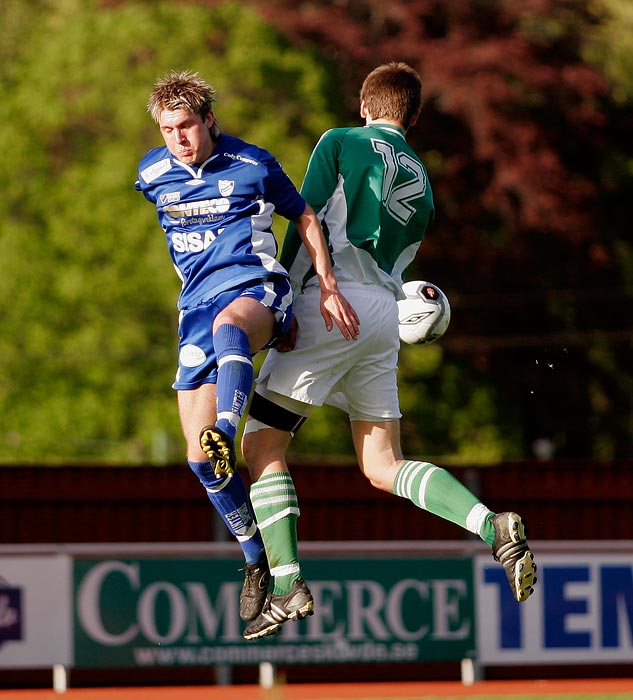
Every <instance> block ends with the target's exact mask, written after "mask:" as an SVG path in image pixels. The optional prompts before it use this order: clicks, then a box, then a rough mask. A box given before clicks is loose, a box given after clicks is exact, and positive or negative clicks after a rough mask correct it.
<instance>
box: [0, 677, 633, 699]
mask: <svg viewBox="0 0 633 700" xmlns="http://www.w3.org/2000/svg"><path fill="white" fill-rule="evenodd" d="M415 698H420V699H422V698H424V699H425V700H462V698H471V699H472V700H500V698H504V699H507V700H633V678H630V679H600V680H597V679H596V680H583V679H580V680H573V679H572V680H548V681H545V680H544V681H533V680H532V681H482V682H479V683H475V684H474V685H472V686H464V685H462V684H461V683H458V682H430V683H337V684H305V685H303V684H294V685H280V686H275V687H274V688H271V689H270V690H265V689H263V688H261V687H259V686H257V685H237V686H204V687H202V686H195V687H170V688H155V687H152V688H76V689H75V688H71V689H69V690H67V691H66V692H65V693H56V692H54V691H53V690H0V700H352V699H353V700H414V699H415Z"/></svg>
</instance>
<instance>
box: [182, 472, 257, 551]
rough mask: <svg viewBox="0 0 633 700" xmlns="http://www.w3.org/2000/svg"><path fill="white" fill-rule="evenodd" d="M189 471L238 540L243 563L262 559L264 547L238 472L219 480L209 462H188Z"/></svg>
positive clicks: (244, 486)
mask: <svg viewBox="0 0 633 700" xmlns="http://www.w3.org/2000/svg"><path fill="white" fill-rule="evenodd" d="M189 467H190V468H191V471H193V473H194V474H195V475H196V476H197V477H198V479H200V483H201V484H202V485H203V486H204V488H205V489H206V490H207V496H208V497H209V500H210V501H211V503H212V504H213V506H214V508H215V509H216V510H217V511H218V513H219V514H220V515H221V516H222V519H223V520H224V522H225V523H226V526H227V527H228V529H229V531H230V532H231V534H232V535H234V536H235V537H236V538H237V541H238V542H239V544H240V547H241V548H242V551H243V552H244V558H245V559H246V563H247V564H257V562H258V561H259V560H260V559H261V558H262V557H263V556H264V543H263V542H262V536H261V535H260V534H259V528H258V527H257V523H256V521H255V516H254V515H253V509H252V508H251V504H250V501H249V500H248V493H247V491H246V484H245V483H244V480H243V479H242V477H241V476H240V474H239V472H237V471H236V472H234V473H233V474H231V475H230V476H228V477H222V478H220V479H218V478H217V476H216V475H215V474H214V472H213V468H212V467H211V463H210V462H191V461H190V462H189Z"/></svg>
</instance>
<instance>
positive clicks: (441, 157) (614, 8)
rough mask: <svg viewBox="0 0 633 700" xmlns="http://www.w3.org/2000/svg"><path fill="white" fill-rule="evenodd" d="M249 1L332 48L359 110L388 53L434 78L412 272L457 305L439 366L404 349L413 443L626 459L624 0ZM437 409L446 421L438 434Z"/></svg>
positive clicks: (351, 110) (456, 450)
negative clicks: (427, 184)
mask: <svg viewBox="0 0 633 700" xmlns="http://www.w3.org/2000/svg"><path fill="white" fill-rule="evenodd" d="M253 4H254V5H255V6H258V7H259V8H260V10H261V11H262V12H263V13H265V15H266V16H267V17H269V18H271V20H272V18H273V16H274V17H275V22H276V26H278V27H280V29H281V30H282V31H283V32H284V33H286V35H287V36H292V37H293V40H294V41H296V42H298V43H300V45H302V46H303V45H305V46H319V47H320V50H321V51H322V52H323V54H324V55H326V56H328V57H329V58H331V59H334V60H336V61H337V62H338V64H339V70H340V73H341V76H342V83H343V85H344V87H345V94H346V95H347V96H348V103H347V107H348V115H349V116H348V119H349V120H351V119H356V118H357V117H356V112H357V104H356V102H357V94H358V86H359V85H360V82H361V81H362V78H363V77H364V75H365V74H366V72H367V71H368V70H370V69H371V68H373V67H374V66H375V65H377V64H378V63H380V62H382V61H387V60H406V61H408V62H409V63H411V64H412V65H414V66H415V67H416V68H417V69H418V70H419V71H420V73H421V75H422V78H423V81H424V85H425V95H426V97H425V108H424V111H423V115H422V120H421V123H420V125H419V126H418V127H416V128H414V129H413V130H412V131H411V132H410V135H409V138H410V141H411V142H412V143H413V145H414V146H415V147H416V148H417V150H418V151H419V152H420V153H421V154H422V155H423V157H424V158H425V161H426V163H427V165H428V167H429V169H430V175H431V182H432V184H433V188H434V193H435V198H436V205H437V218H436V224H435V225H434V227H433V229H432V231H431V232H429V235H428V236H427V240H426V241H425V243H424V245H423V246H422V251H421V254H420V256H419V258H418V260H417V261H416V264H415V265H414V266H412V269H411V270H410V273H409V277H410V278H419V279H420V278H421V279H425V278H426V279H431V280H433V281H435V282H437V283H438V284H440V286H441V287H442V288H443V289H444V290H445V291H446V292H447V293H448V294H449V297H450V298H451V300H452V303H453V311H454V313H453V320H452V324H451V328H450V329H449V331H448V333H447V336H446V337H445V339H444V340H443V341H442V343H441V349H442V352H443V358H442V361H441V362H440V363H438V365H437V369H436V373H435V374H434V375H433V376H427V375H425V374H424V373H423V372H420V371H419V370H418V369H415V364H414V365H409V362H408V358H407V356H405V362H404V363H403V367H402V372H401V384H402V386H403V409H404V412H405V415H406V416H407V419H406V420H405V426H404V429H405V442H406V443H407V446H408V447H409V448H410V449H412V450H413V451H414V452H418V451H421V452H423V453H424V454H429V451H430V453H431V454H436V453H438V452H439V453H440V454H441V453H446V454H451V455H454V454H466V453H467V452H470V453H471V454H474V455H478V456H479V455H481V454H482V452H483V453H484V454H487V455H489V456H491V457H493V458H494V456H504V457H506V458H513V457H523V456H530V455H531V454H533V449H534V447H533V443H535V442H536V441H539V439H540V438H543V439H544V440H545V441H549V443H550V444H551V445H552V447H553V450H554V454H556V455H558V456H569V457H596V458H610V457H615V456H627V455H628V456H630V455H631V444H632V443H633V439H632V438H633V434H632V430H631V416H632V415H633V406H632V400H631V396H632V394H631V389H632V388H633V387H632V383H633V375H632V373H631V366H630V359H629V358H630V343H631V337H632V334H633V328H632V327H631V320H630V319H631V316H632V315H631V301H632V296H633V294H632V289H633V288H632V287H631V277H632V274H631V258H632V256H631V251H630V244H629V239H630V224H629V218H630V215H629V214H628V209H629V206H628V205H629V202H630V199H631V194H632V192H631V171H632V169H631V166H630V163H631V151H632V148H631V139H630V132H631V119H630V105H631V103H630V92H627V90H628V87H630V85H631V78H630V76H631V72H630V71H629V72H628V73H627V71H626V66H628V62H629V60H630V47H631V33H630V32H627V31H626V27H627V26H629V24H630V10H631V8H630V3H628V2H626V1H625V0H621V1H619V0H604V2H590V1H588V0H583V1H578V0H564V1H562V2H561V1H560V0H556V1H554V0H523V1H521V2H518V1H517V2H515V1H513V0H485V1H475V0H452V1H451V2H444V1H443V0H424V1H422V2H416V3H411V2H408V1H407V0H392V1H391V2H388V3H385V2H382V0H320V1H319V2H313V1H312V0H299V1H298V2H297V1H296V0H271V1H270V2H269V3H266V5H265V6H264V5H262V4H261V3H257V2H254V3H253ZM598 49H600V50H601V51H602V54H601V56H602V61H601V62H600V61H598V60H594V61H593V62H589V60H588V58H589V57H591V56H593V58H596V56H599V55H600V54H597V53H596V52H597V51H598ZM592 51H593V54H592V53H591V52H592ZM625 85H627V86H628V87H627V88H625ZM616 87H617V89H616ZM616 98H617V99H616ZM607 310H608V311H607ZM408 352H410V350H407V353H408ZM413 352H416V351H415V350H413ZM418 352H424V353H426V350H424V351H419V350H418ZM434 352H435V351H434ZM421 387H429V388H430V389H431V390H430V392H429V393H428V395H427V392H426V391H423V390H422V389H421ZM416 392H417V395H418V396H423V397H424V401H425V403H426V405H427V408H425V409H422V408H421V407H420V403H419V399H417V398H416V397H415V393H416ZM483 397H485V398H483ZM429 401H430V405H429ZM451 403H452V411H450V412H448V413H446V412H445V411H444V410H443V407H444V406H446V405H449V406H450V405H451ZM432 409H440V412H441V413H442V414H443V415H444V418H445V426H444V427H445V429H444V432H443V433H442V432H437V433H435V432H433V433H431V432H427V431H429V430H430V428H429V426H430V425H431V424H432V423H433V420H434V418H432V417H431V416H429V411H430V410H432ZM423 413H424V416H423V415H422V414H423ZM409 417H414V420H413V421H412V422H410V423H409V422H408V420H409ZM491 426H492V427H491ZM429 437H430V438H431V444H430V445H429V440H428V438H429ZM537 444H543V441H542V440H541V441H539V442H538V443H537Z"/></svg>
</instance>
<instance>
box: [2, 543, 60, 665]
mask: <svg viewBox="0 0 633 700" xmlns="http://www.w3.org/2000/svg"><path fill="white" fill-rule="evenodd" d="M71 562H72V560H71V558H70V557H67V556H65V555H51V556H16V557H10V556H9V557H0V668H2V667H3V668H24V667H28V668H38V667H46V666H53V665H54V664H64V665H66V666H70V665H72V663H71V661H72V644H71V638H70V635H71V619H72V618H71V610H72V599H71V596H72V589H71V584H72V567H71Z"/></svg>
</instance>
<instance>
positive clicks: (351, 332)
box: [136, 71, 358, 620]
mask: <svg viewBox="0 0 633 700" xmlns="http://www.w3.org/2000/svg"><path fill="white" fill-rule="evenodd" d="M214 101H215V90H214V88H213V87H212V86H211V85H209V84H208V83H207V82H206V81H205V80H203V79H202V78H201V77H200V76H199V75H198V74H197V73H191V72H189V71H184V72H171V73H169V74H168V75H166V76H165V77H164V78H162V79H160V80H158V81H157V82H156V84H155V85H154V89H153V90H152V93H151V95H150V98H149V101H148V111H149V112H150V114H151V116H152V117H153V119H154V120H155V122H156V123H157V124H158V126H159V128H160V132H161V135H162V137H163V140H164V142H165V146H163V147H160V148H154V149H152V150H150V151H149V152H148V153H147V154H146V155H145V156H144V157H143V159H142V160H141V162H140V165H139V173H138V180H137V182H136V189H137V190H140V191H141V192H142V193H143V194H144V195H145V197H146V198H147V199H148V200H149V201H150V202H152V203H153V204H154V205H155V206H156V210H157V213H158V220H159V223H160V225H161V226H162V228H163V230H164V232H165V235H166V238H167V246H168V249H169V254H170V256H171V259H172V261H173V264H174V267H175V268H176V272H177V274H178V276H179V277H180V279H181V280H182V290H181V292H180V296H179V299H178V309H179V311H180V316H179V329H178V334H179V353H178V370H177V373H176V380H175V382H174V384H173V388H174V389H175V390H176V391H177V392H178V393H177V395H178V407H179V413H180V420H181V424H182V430H183V433H184V437H185V441H186V445H187V461H188V463H189V467H190V468H191V469H192V471H193V472H194V473H195V474H196V475H197V477H198V478H199V479H200V481H201V483H202V485H203V486H204V488H205V489H206V491H207V495H208V497H209V500H210V501H211V503H212V504H213V506H214V507H215V508H216V510H217V511H218V512H219V513H220V515H221V516H222V518H223V520H224V522H225V523H226V525H227V527H228V529H229V531H230V532H231V533H232V534H233V535H234V536H235V537H236V538H237V540H238V542H239V543H240V545H241V547H242V551H243V553H244V557H245V560H246V564H245V569H244V570H245V580H244V586H243V588H242V592H241V595H240V616H241V617H242V619H244V620H252V619H254V618H255V617H257V615H258V614H259V613H260V611H261V608H262V606H263V604H264V600H265V597H266V592H267V589H268V582H269V580H270V572H269V568H268V563H267V560H266V554H265V550H264V545H263V542H262V538H261V535H260V533H259V530H258V528H257V524H256V522H255V517H254V515H253V512H252V508H251V506H250V503H249V498H248V492H247V490H246V486H245V484H244V481H243V479H242V478H241V476H240V474H239V472H238V471H237V470H236V455H235V447H234V440H235V435H236V432H237V428H238V425H239V422H240V419H241V418H242V415H243V413H244V410H245V409H246V405H247V402H248V399H249V396H250V393H251V389H252V385H253V361H252V356H253V355H254V354H255V353H257V352H258V351H259V350H261V349H263V348H266V347H270V346H271V345H272V344H274V342H275V341H276V340H278V339H281V338H282V337H283V336H284V335H285V334H286V333H287V331H288V328H289V324H290V318H291V310H292V291H291V287H290V282H289V278H288V274H287V272H286V270H285V269H284V268H283V267H282V266H281V265H280V264H279V263H278V262H277V260H276V254H277V244H276V241H275V238H274V235H273V232H272V228H271V227H272V221H273V219H272V215H273V212H276V213H278V214H280V215H282V216H284V217H285V218H287V219H288V220H290V221H292V222H293V223H294V225H295V227H296V229H297V231H298V232H299V235H300V236H301V239H302V241H303V243H304V245H305V247H306V251H307V253H308V254H309V255H310V257H311V259H312V263H313V265H314V269H315V270H316V274H317V277H318V280H319V285H320V289H321V303H320V310H321V315H322V317H323V321H324V323H325V327H326V329H327V330H332V329H333V327H334V325H336V326H337V327H338V329H339V331H340V332H341V334H342V335H343V337H345V338H346V339H348V340H350V339H353V338H355V337H356V335H357V334H358V318H357V317H356V314H355V312H354V310H353V308H352V307H351V306H350V304H349V303H348V302H347V300H346V299H345V297H344V296H343V295H342V294H341V293H340V292H339V290H338V286H337V283H336V279H335V277H334V274H333V272H332V267H331V264H330V259H329V254H328V250H327V246H326V243H325V239H324V237H323V232H322V230H321V226H320V224H319V221H318V219H317V217H316V215H315V213H314V211H313V210H312V209H311V207H310V206H309V205H307V204H306V202H305V200H304V199H303V198H302V197H301V196H300V195H299V193H298V192H297V190H296V188H295V187H294V185H293V184H292V182H291V181H290V179H289V178H288V176H287V175H286V174H285V173H284V171H283V169H282V168H281V166H280V164H279V163H278V162H277V160H276V159H275V158H274V157H273V156H272V155H271V154H270V153H268V152H267V151H266V150H264V149H262V148H259V147H257V146H255V145H252V144H249V143H246V142H245V141H242V140H241V139H239V138H236V137H234V136H229V135H227V134H224V133H222V132H221V130H220V127H219V124H218V122H217V120H216V118H215V114H214V110H213V103H214Z"/></svg>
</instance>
